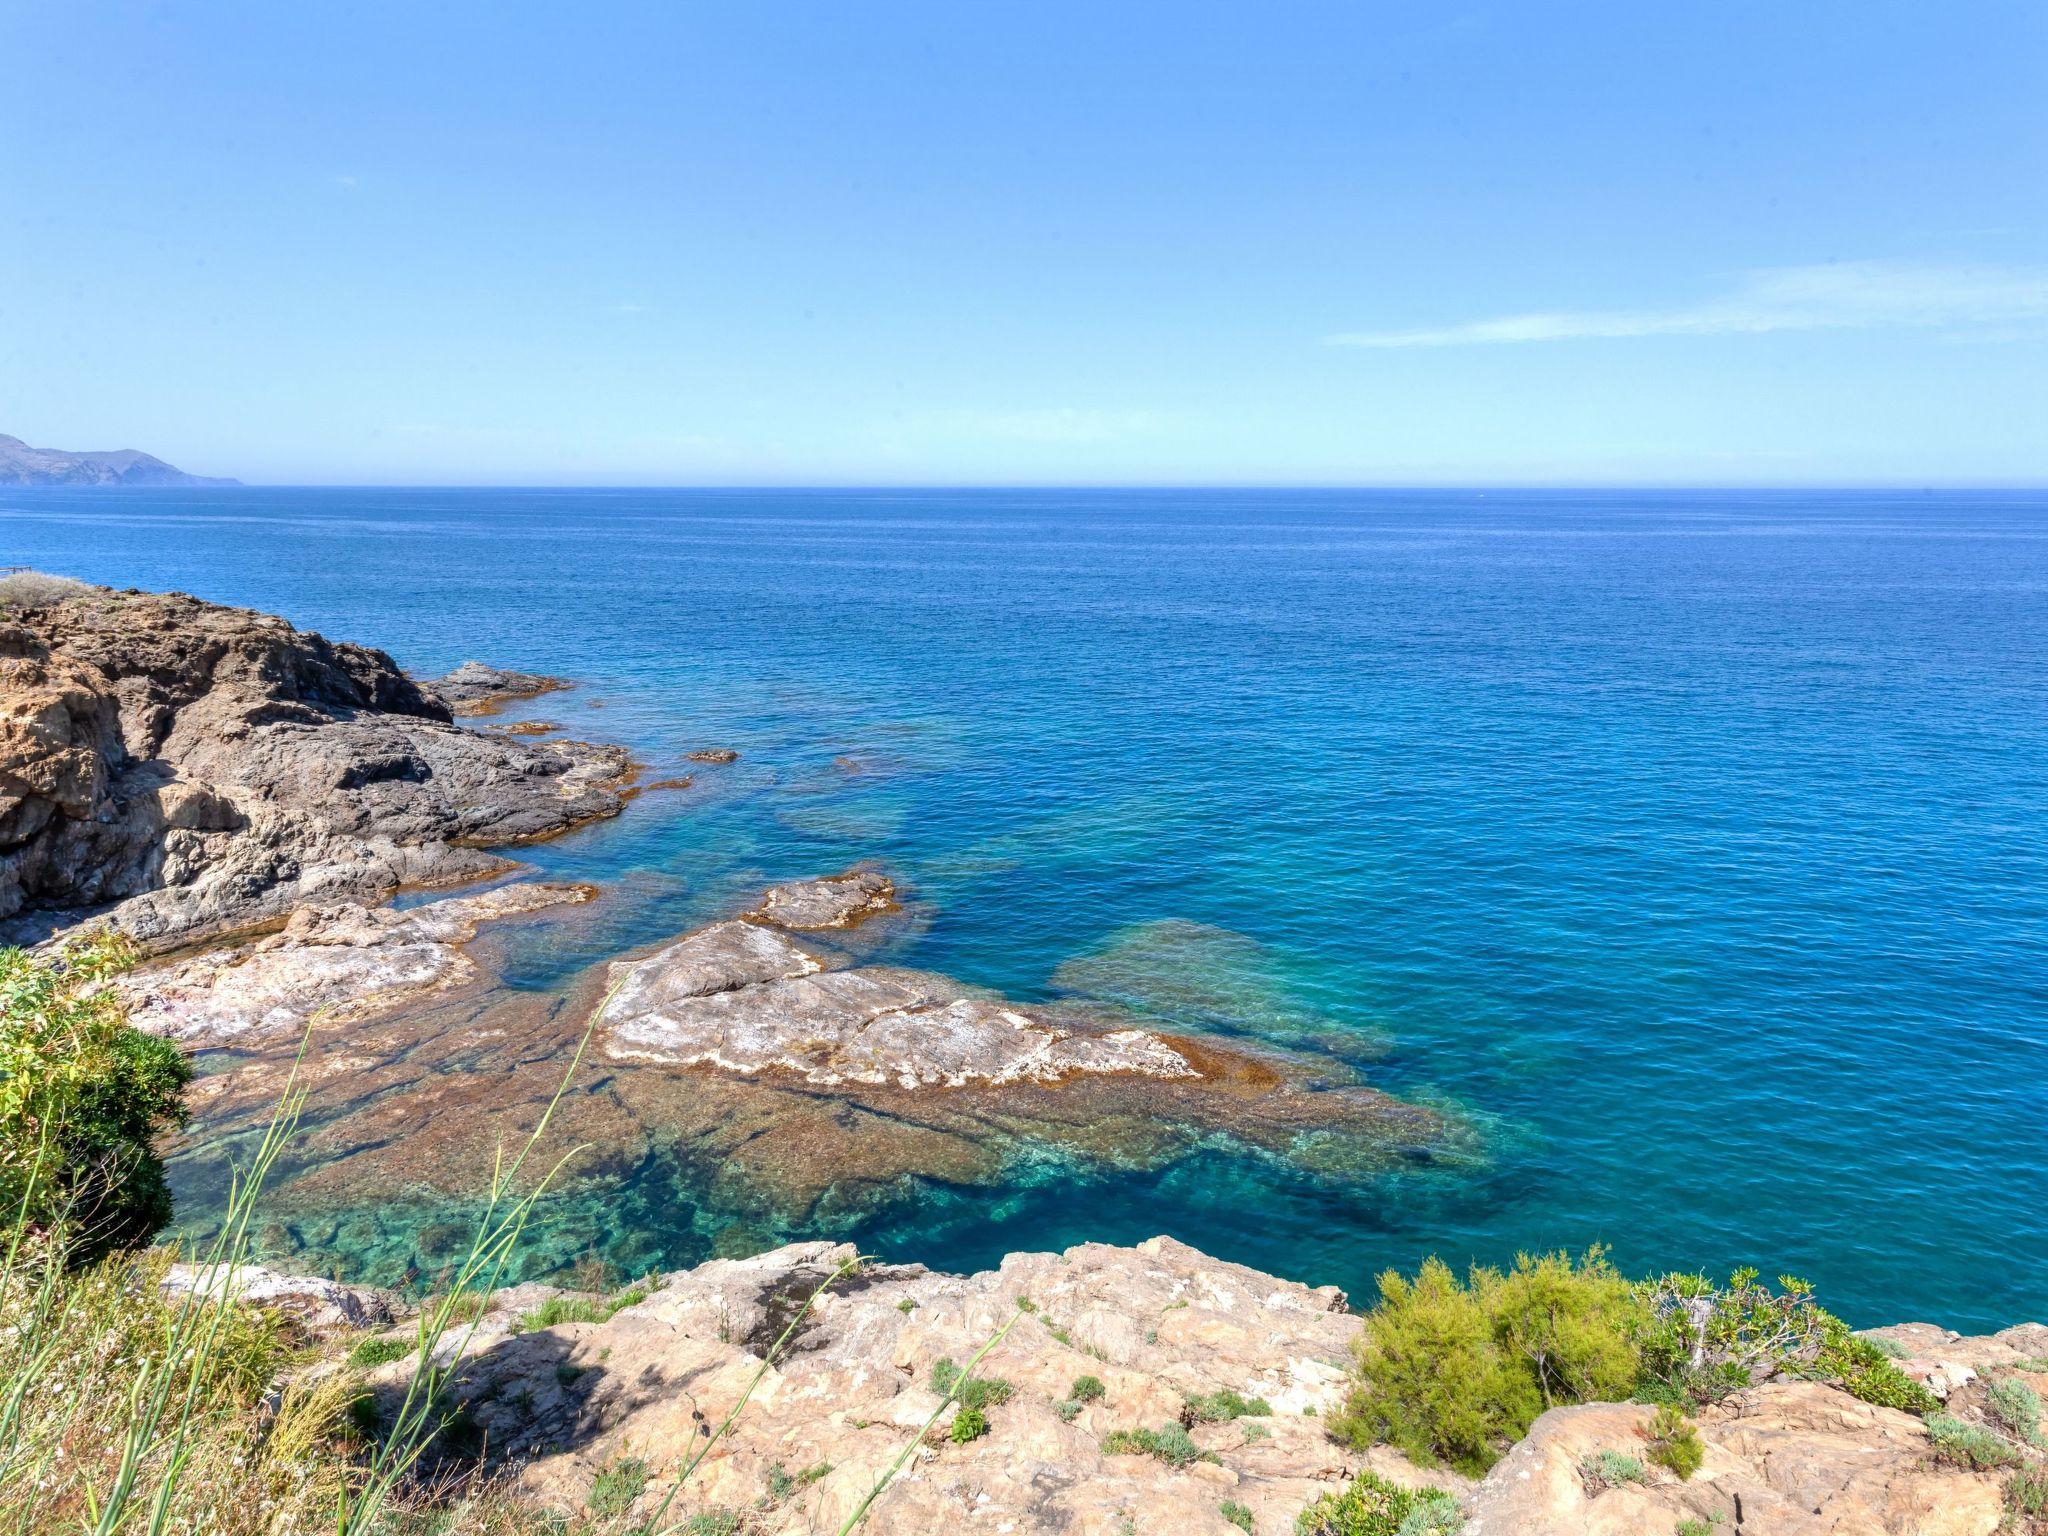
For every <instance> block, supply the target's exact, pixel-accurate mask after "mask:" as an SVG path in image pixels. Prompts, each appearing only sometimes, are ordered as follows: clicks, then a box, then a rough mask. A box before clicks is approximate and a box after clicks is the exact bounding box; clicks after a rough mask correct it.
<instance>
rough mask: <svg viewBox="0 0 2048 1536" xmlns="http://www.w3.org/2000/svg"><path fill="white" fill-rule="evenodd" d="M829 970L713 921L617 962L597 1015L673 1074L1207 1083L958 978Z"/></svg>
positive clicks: (1167, 1052) (1124, 1037)
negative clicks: (714, 1071) (1130, 1078)
mask: <svg viewBox="0 0 2048 1536" xmlns="http://www.w3.org/2000/svg"><path fill="white" fill-rule="evenodd" d="M817 883H818V884H828V883H830V882H817ZM791 889H801V888H791ZM797 905H798V906H799V907H803V906H804V903H803V902H802V901H799V902H798V903H797ZM830 963H831V962H830V961H829V960H828V959H827V957H824V956H821V955H819V954H815V953H813V952H812V951H810V950H807V949H805V948H804V947H803V946H802V945H800V944H798V943H797V942H796V941H795V940H793V939H791V938H789V937H788V936H787V935H785V934H783V933H782V932H780V931H778V930H777V929H771V928H768V927H765V926H763V925H761V924H760V923H758V922H746V921H739V922H732V921H728V922H722V923H714V924H712V925H711V926H710V927H708V928H701V929H699V930H697V931H696V932H695V933H691V934H687V935H685V936H684V937H683V938H681V939H678V940H677V941H676V942H675V943H673V944H670V945H668V946H667V947H666V948H664V949H661V950H658V951H656V952H655V953H654V954H652V955H649V956H648V957H647V958H646V959H644V960H639V961H634V962H626V963H622V964H620V965H617V966H614V967H613V973H612V991H611V992H610V993H609V995H608V996H607V997H606V999H605V1001H604V1002H603V1004H602V1005H601V1007H600V1012H599V1014H598V1020H597V1023H598V1029H599V1032H600V1035H601V1037H602V1039H603V1042H604V1049H605V1051H606V1052H607V1053H609V1054H610V1055H612V1056H614V1057H618V1058H623V1059H634V1060H642V1061H658V1062H667V1063H670V1064H673V1065H676V1066H705V1067H715V1068H718V1069H720V1070H723V1071H727V1072H739V1073H747V1074H753V1073H759V1072H765V1071H769V1070H778V1071H784V1072H793V1073H795V1074H797V1075H798V1076H800V1077H802V1078H803V1079H804V1080H805V1081H807V1082H811V1083H816V1084H820V1085H832V1084H840V1083H864V1084H871V1085H880V1084H895V1085H898V1086H900V1087H904V1088H929V1087H939V1086H948V1087H961V1086H965V1085H966V1084H968V1083H981V1084H990V1085H993V1084H1003V1083H1016V1082H1057V1081H1059V1080H1060V1079H1062V1078H1065V1077H1068V1076H1071V1075H1073V1074H1075V1073H1083V1072H1089V1073H1096V1072H1100V1073H1136V1074H1142V1075H1144V1076H1148V1077H1195V1076H1197V1075H1199V1074H1197V1073H1196V1071H1195V1069H1194V1068H1193V1067H1192V1066H1190V1065H1189V1064H1188V1062H1187V1060H1186V1058H1185V1057H1183V1056H1182V1055H1181V1054H1180V1053H1179V1052H1178V1051H1176V1050H1174V1049H1173V1047H1172V1046H1170V1045H1168V1044H1167V1043H1166V1042H1165V1041H1164V1040H1162V1039H1160V1038H1159V1037H1158V1036H1157V1035H1153V1034H1151V1033H1149V1032H1147V1031H1145V1030H1138V1029H1120V1030H1111V1031H1108V1032H1105V1033H1087V1032H1082V1031H1079V1030H1076V1029H1073V1028H1070V1027H1068V1026H1067V1025H1066V1024H1064V1023H1061V1022H1055V1021H1053V1020H1052V1019H1050V1018H1048V1017H1046V1016H1045V1015H1044V1014H1043V1012H1042V1011H1038V1010H1033V1009H1029V1008H1025V1007H1021V1006H1017V1005H1013V1004H1010V1003H1006V1002H1003V1001H1001V1000H1000V999H992V998H989V997H986V996H984V995H982V994H980V993H978V992H976V991H975V990H974V989H972V988H969V987H966V986H964V985H962V984H961V983H960V982H957V981H954V980H953V979H952V978H951V977H947V976H939V975H934V974H930V973H927V972H922V971H909V970H897V969H894V968H889V967H881V966H873V967H863V968H859V969H853V970H828V968H827V967H828V965H829V964H830Z"/></svg>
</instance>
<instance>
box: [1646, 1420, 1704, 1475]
mask: <svg viewBox="0 0 2048 1536" xmlns="http://www.w3.org/2000/svg"><path fill="white" fill-rule="evenodd" d="M1649 1437H1650V1450H1649V1457H1650V1460H1651V1461H1652V1462H1654V1463H1656V1464H1657V1465H1658V1466H1660V1467H1664V1468H1666V1469H1667V1470H1669V1471H1671V1472H1673V1473H1675V1474H1676V1475H1677V1477H1678V1480H1679V1481H1680V1482H1681V1483H1682V1482H1685V1481H1686V1480H1688V1479H1689V1478H1690V1477H1691V1476H1692V1475H1693V1473H1695V1472H1697V1471H1699V1469H1700V1464H1701V1463H1702V1462H1704V1461H1705V1460H1706V1459H1707V1448H1706V1447H1705V1446H1704V1445H1702V1444H1701V1443H1700V1427H1699V1425H1697V1424H1695V1423H1693V1421H1692V1420H1690V1419H1688V1418H1687V1417H1686V1416H1685V1415H1684V1414H1683V1413H1680V1412H1679V1411H1678V1410H1677V1409H1676V1408H1674V1407H1672V1406H1671V1405H1670V1404H1669V1403H1666V1404H1665V1405H1663V1406H1662V1407H1660V1408H1659V1409H1658V1410H1657V1412H1656V1416H1655V1417H1653V1418H1652V1419H1651V1420H1650V1428H1649Z"/></svg>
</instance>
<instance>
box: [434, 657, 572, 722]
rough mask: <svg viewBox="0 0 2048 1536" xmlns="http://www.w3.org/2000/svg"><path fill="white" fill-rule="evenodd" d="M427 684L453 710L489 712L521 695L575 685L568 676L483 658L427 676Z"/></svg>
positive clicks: (536, 695) (533, 696)
mask: <svg viewBox="0 0 2048 1536" xmlns="http://www.w3.org/2000/svg"><path fill="white" fill-rule="evenodd" d="M424 686H425V687H427V688H430V689H432V690H433V691H434V693H435V694H436V695H437V696H438V697H439V698H440V700H441V702H442V703H444V704H446V705H447V706H448V708H449V711H450V712H451V713H453V714H457V715H488V714H492V713H494V712H495V711H497V710H499V709H501V708H503V707H504V706H505V705H507V704H510V703H514V702H516V701H518V700H520V699H537V698H539V697H540V696H541V695H542V694H544V693H558V692H560V691H561V690H562V689H564V688H569V687H572V686H574V685H573V684H571V683H570V682H569V681H568V680H567V679H566V678H560V677H548V676H545V675H544V674H542V673H539V672H511V671H507V670H506V669H505V668H503V667H493V666H487V665H485V664H484V663H483V662H481V661H465V662H464V663H463V664H462V665H461V666H459V667H457V668H456V669H455V670H454V671H452V672H449V673H446V674H445V675H443V676H441V677H433V678H428V679H426V680H425V683H424Z"/></svg>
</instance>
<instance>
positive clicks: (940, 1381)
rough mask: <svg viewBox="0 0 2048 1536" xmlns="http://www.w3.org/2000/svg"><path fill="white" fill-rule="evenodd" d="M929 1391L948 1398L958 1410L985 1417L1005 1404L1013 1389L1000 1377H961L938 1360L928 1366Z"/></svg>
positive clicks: (942, 1359)
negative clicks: (930, 1374)
mask: <svg viewBox="0 0 2048 1536" xmlns="http://www.w3.org/2000/svg"><path fill="white" fill-rule="evenodd" d="M932 1390H933V1391H934V1392H937V1393H938V1394H939V1395H940V1396H942V1397H944V1396H951V1397H952V1399H953V1401H954V1402H956V1403H958V1404H959V1405H960V1406H961V1407H962V1408H972V1409H974V1410H975V1411H976V1412H977V1413H985V1412H987V1411H988V1410H989V1409H991V1408H1000V1407H1001V1406H1002V1405H1003V1404H1004V1403H1007V1402H1008V1401H1009V1400H1010V1395H1011V1394H1012V1393H1013V1392H1015V1391H1016V1390H1017V1389H1016V1388H1015V1387H1013V1386H1011V1385H1010V1383H1008V1382H1007V1381H1005V1380H1003V1379H1002V1377H1000V1376H963V1375H962V1374H961V1372H960V1367H959V1366H957V1365H955V1364H954V1363H953V1362H952V1361H951V1360H949V1359H947V1358H945V1357H944V1356H941V1357H940V1358H939V1359H937V1360H935V1361H933V1362H932Z"/></svg>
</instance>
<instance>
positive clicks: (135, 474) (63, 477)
mask: <svg viewBox="0 0 2048 1536" xmlns="http://www.w3.org/2000/svg"><path fill="white" fill-rule="evenodd" d="M241 483H242V482H241V481H239V480H225V479H218V478H215V477H212V476H208V475H188V474H186V473H185V471H184V470H182V469H179V468H178V467H177V466H176V465H174V464H166V463H165V462H164V461H163V460H162V459H159V458H157V457H155V456H154V455H153V454H147V453H143V452H140V451H139V450H137V449H134V448H115V449H112V450H108V451H103V452H90V453H67V452H65V451H64V450H63V449H62V448H31V447H29V445H28V444H27V443H24V442H23V441H22V440H21V439H20V438H18V437H9V436H8V435H7V434H6V433H4V432H0V485H240V484H241Z"/></svg>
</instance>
